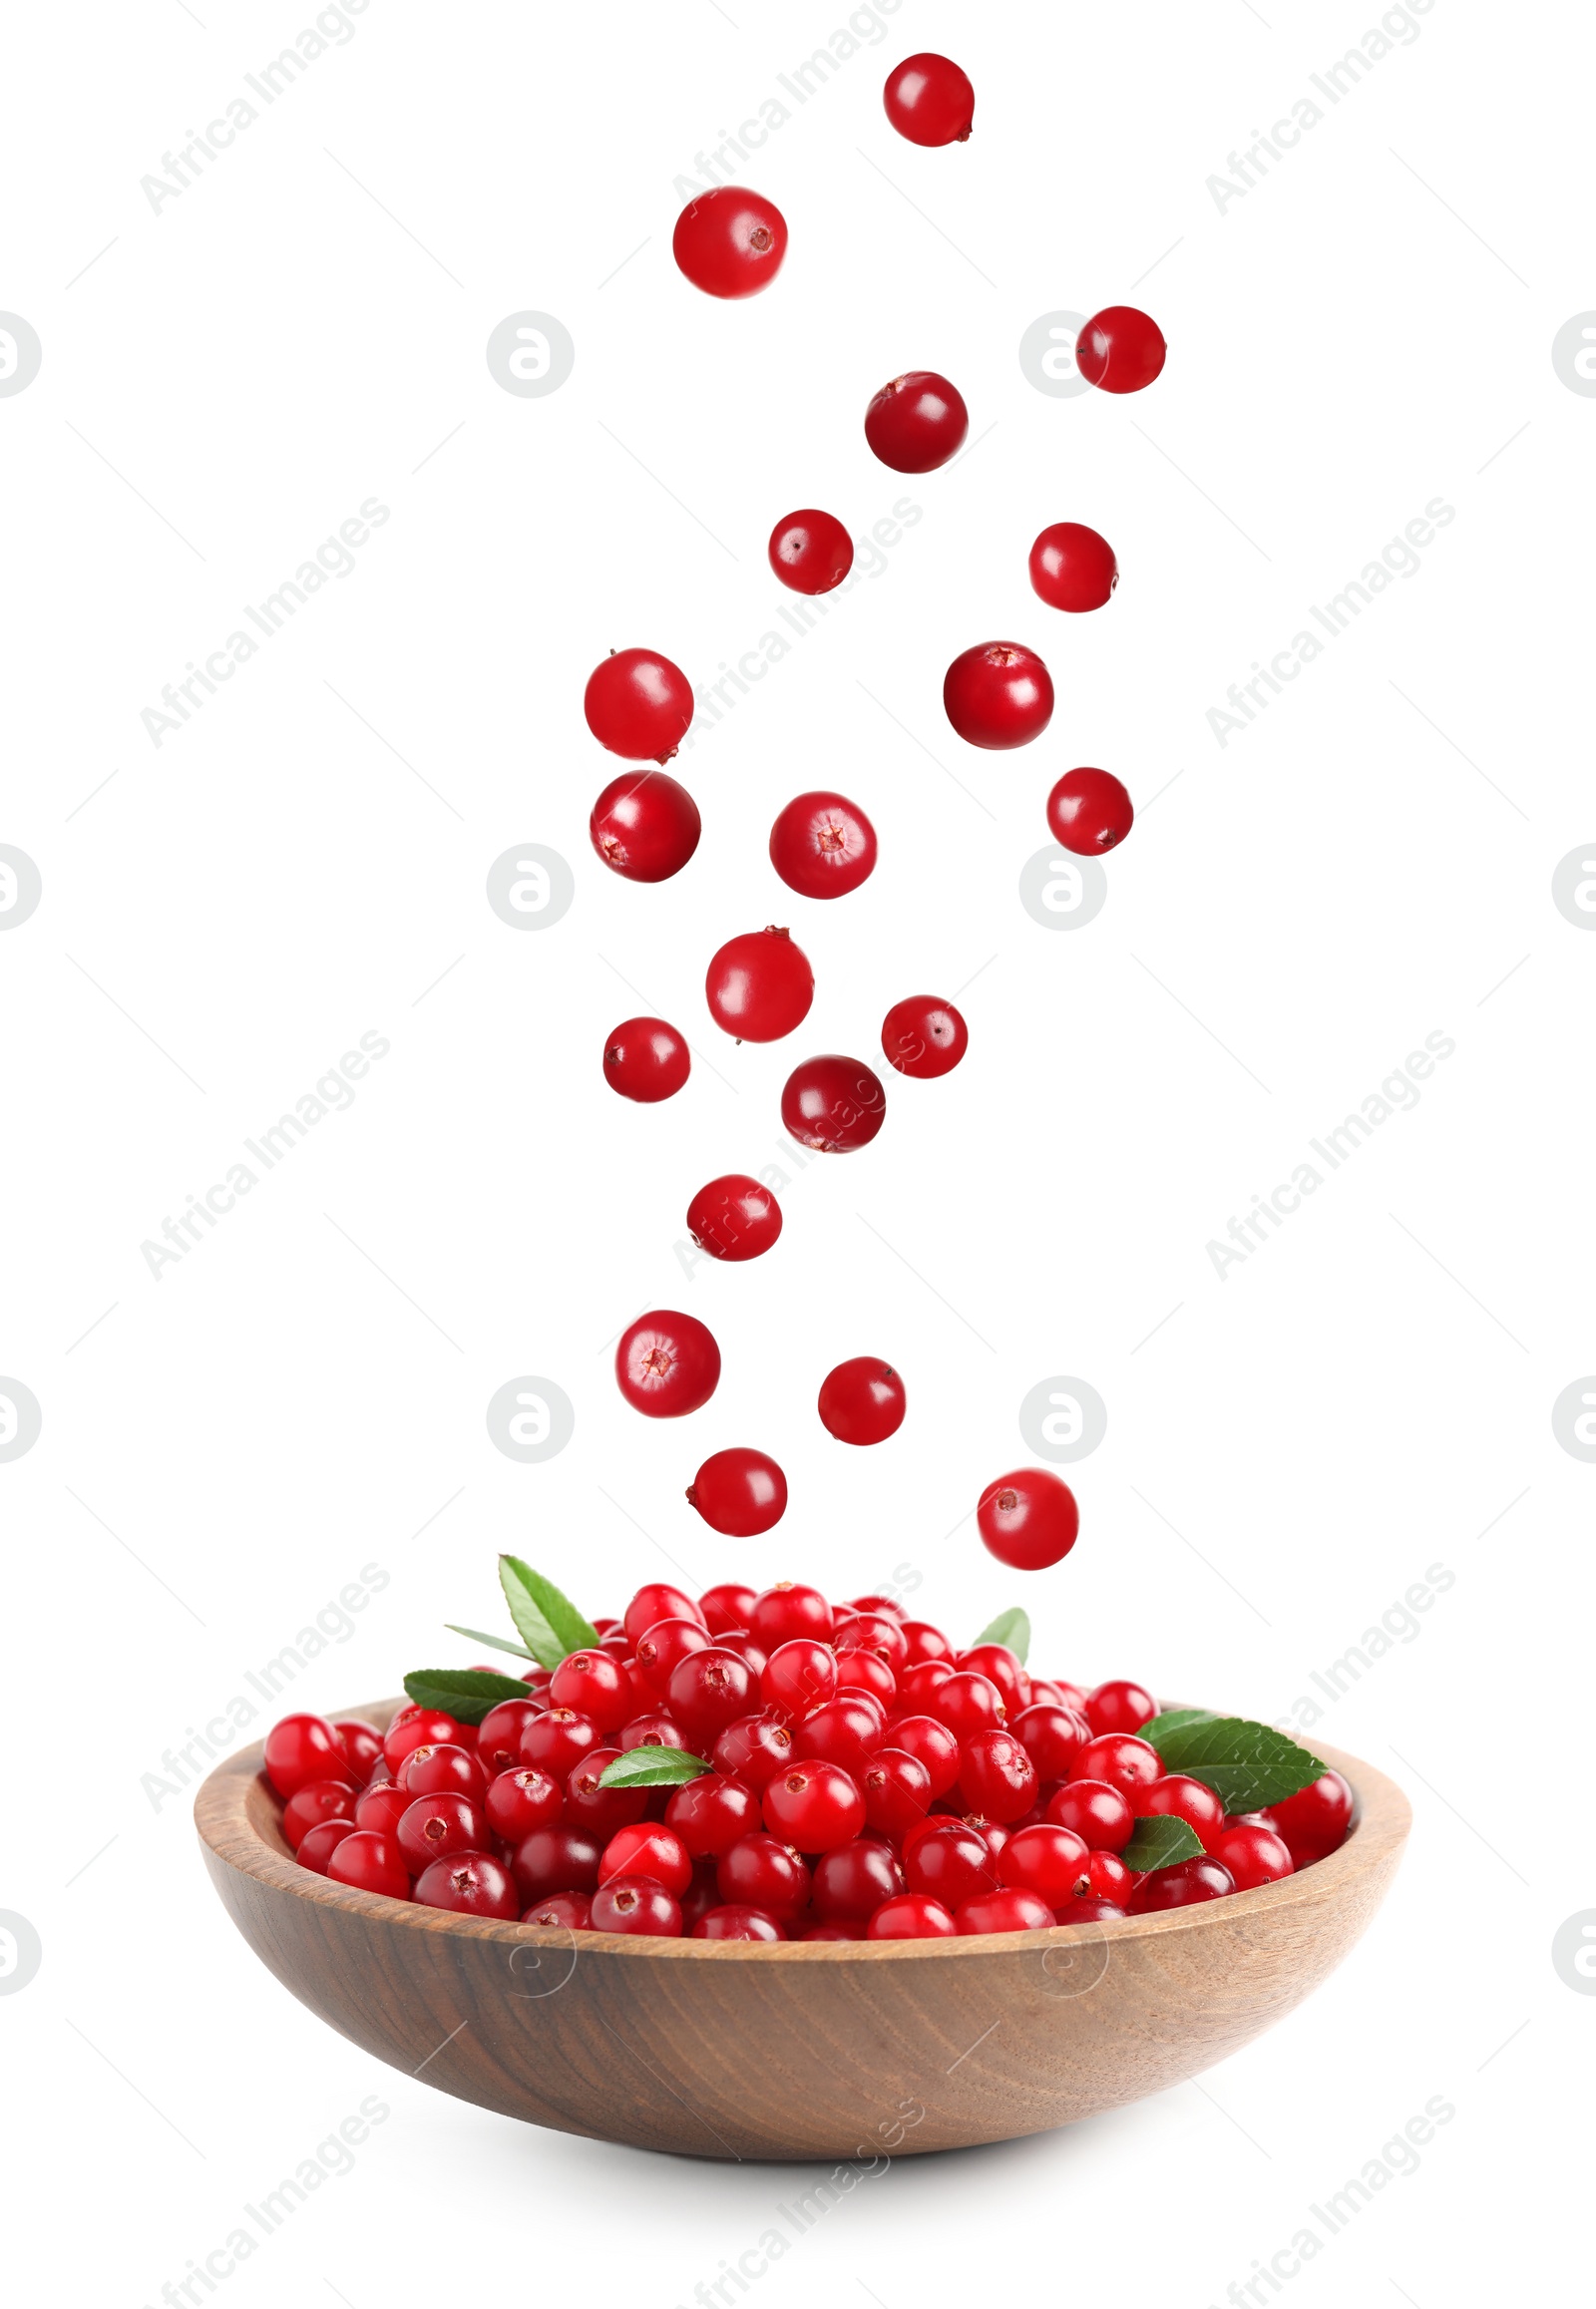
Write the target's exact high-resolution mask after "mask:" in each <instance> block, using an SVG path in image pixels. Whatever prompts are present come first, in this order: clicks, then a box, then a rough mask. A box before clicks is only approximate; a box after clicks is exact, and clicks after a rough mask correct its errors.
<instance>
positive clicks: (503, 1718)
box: [477, 1700, 543, 1781]
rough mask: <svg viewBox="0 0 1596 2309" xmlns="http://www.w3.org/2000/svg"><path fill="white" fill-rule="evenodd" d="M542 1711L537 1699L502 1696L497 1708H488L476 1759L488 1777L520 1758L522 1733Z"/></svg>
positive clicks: (480, 1730) (481, 1724)
mask: <svg viewBox="0 0 1596 2309" xmlns="http://www.w3.org/2000/svg"><path fill="white" fill-rule="evenodd" d="M542 1713H543V1708H542V1706H541V1705H540V1704H539V1703H538V1702H537V1701H535V1700H501V1701H500V1703H499V1705H498V1707H497V1708H490V1709H489V1711H488V1713H487V1715H486V1716H485V1717H484V1718H483V1720H482V1722H481V1723H480V1724H479V1725H478V1727H477V1761H478V1762H479V1763H480V1764H481V1766H482V1771H483V1777H484V1779H485V1780H490V1781H491V1780H492V1779H493V1778H494V1776H495V1774H496V1773H498V1772H502V1771H509V1770H511V1769H512V1767H513V1766H514V1765H516V1764H518V1763H519V1762H520V1761H521V1736H522V1733H523V1732H525V1731H526V1729H527V1727H528V1725H529V1724H530V1723H531V1722H532V1720H533V1718H534V1717H535V1716H539V1715H541V1714H542Z"/></svg>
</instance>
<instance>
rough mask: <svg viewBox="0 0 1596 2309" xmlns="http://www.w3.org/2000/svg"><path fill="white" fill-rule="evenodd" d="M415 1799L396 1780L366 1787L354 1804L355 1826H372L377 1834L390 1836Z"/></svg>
mask: <svg viewBox="0 0 1596 2309" xmlns="http://www.w3.org/2000/svg"><path fill="white" fill-rule="evenodd" d="M415 1800H416V1799H415V1797H414V1796H413V1795H411V1794H410V1793H409V1792H408V1790H407V1789H405V1788H402V1787H401V1786H400V1785H399V1783H398V1781H397V1780H387V1781H385V1782H384V1783H383V1785H382V1786H381V1787H372V1788H367V1789H366V1791H365V1793H364V1795H363V1796H361V1798H360V1800H359V1802H358V1803H357V1804H356V1805H355V1826H356V1827H357V1828H374V1829H375V1830H376V1831H377V1833H378V1834H379V1835H383V1836H391V1835H392V1834H393V1833H394V1830H395V1829H396V1828H397V1827H398V1825H399V1822H400V1821H401V1820H402V1819H403V1818H404V1816H405V1814H406V1812H407V1811H409V1809H410V1807H411V1805H412V1804H413V1803H414V1802H415Z"/></svg>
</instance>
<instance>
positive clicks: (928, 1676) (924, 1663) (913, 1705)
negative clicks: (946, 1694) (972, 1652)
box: [898, 1658, 959, 1715]
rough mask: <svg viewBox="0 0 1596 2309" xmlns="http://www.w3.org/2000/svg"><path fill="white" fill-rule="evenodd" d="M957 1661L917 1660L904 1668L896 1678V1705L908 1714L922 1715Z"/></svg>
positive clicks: (952, 1670)
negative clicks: (911, 1665) (910, 1666)
mask: <svg viewBox="0 0 1596 2309" xmlns="http://www.w3.org/2000/svg"><path fill="white" fill-rule="evenodd" d="M958 1666H959V1663H958V1661H957V1660H955V1659H952V1658H950V1659H947V1660H917V1661H916V1663H915V1665H914V1666H913V1667H912V1668H906V1669H905V1670H904V1672H903V1674H902V1675H901V1676H900V1677H899V1679H898V1705H899V1707H900V1708H901V1709H903V1710H905V1711H907V1712H908V1713H909V1714H910V1715H924V1714H925V1713H927V1712H928V1711H929V1710H930V1709H931V1708H932V1704H933V1703H934V1701H935V1700H936V1697H937V1694H938V1693H939V1692H940V1691H941V1690H942V1687H943V1686H944V1685H945V1684H946V1683H947V1681H948V1679H949V1677H950V1676H952V1675H953V1674H954V1672H955V1671H956V1669H957V1668H958Z"/></svg>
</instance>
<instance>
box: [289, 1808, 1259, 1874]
mask: <svg viewBox="0 0 1596 2309" xmlns="http://www.w3.org/2000/svg"><path fill="white" fill-rule="evenodd" d="M325 1832H326V1831H325V1830H323V1829H318V1828H312V1829H311V1831H310V1833H311V1835H320V1834H324V1833H325ZM308 1841H309V1838H308V1837H307V1838H306V1842H308ZM1208 1851H1209V1856H1210V1858H1212V1859H1215V1860H1217V1861H1218V1862H1219V1864H1220V1866H1221V1867H1222V1868H1228V1869H1229V1870H1230V1874H1231V1879H1232V1881H1233V1882H1234V1884H1235V1886H1236V1889H1237V1891H1238V1892H1251V1891H1252V1890H1254V1888H1255V1887H1256V1886H1257V1885H1259V1884H1275V1883H1278V1882H1279V1881H1280V1879H1281V1877H1283V1876H1290V1875H1291V1874H1292V1873H1293V1870H1294V1867H1295V1863H1294V1861H1293V1859H1292V1856H1291V1851H1290V1849H1289V1847H1288V1845H1287V1843H1286V1840H1285V1838H1284V1837H1283V1836H1277V1835H1276V1833H1275V1831H1274V1829H1273V1828H1265V1827H1260V1826H1257V1825H1255V1824H1254V1823H1253V1822H1252V1821H1248V1820H1240V1821H1238V1822H1236V1824H1235V1825H1234V1826H1232V1827H1227V1828H1224V1829H1222V1830H1221V1831H1220V1833H1219V1834H1218V1835H1217V1836H1215V1837H1214V1838H1213V1839H1212V1841H1211V1842H1210V1843H1209V1845H1208ZM304 1856H305V1851H304V1845H303V1844H301V1845H300V1847H299V1857H300V1859H301V1860H302V1859H303V1858H304Z"/></svg>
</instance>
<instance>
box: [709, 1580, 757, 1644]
mask: <svg viewBox="0 0 1596 2309" xmlns="http://www.w3.org/2000/svg"><path fill="white" fill-rule="evenodd" d="M758 1601H759V1596H758V1592H757V1590H756V1589H754V1588H750V1587H744V1586H743V1584H742V1582H741V1581H740V1580H723V1581H722V1582H721V1584H720V1585H719V1587H714V1588H705V1590H704V1592H703V1594H702V1595H701V1596H700V1597H699V1598H698V1610H699V1612H700V1614H701V1615H702V1618H703V1623H704V1626H705V1627H706V1628H707V1629H708V1630H709V1633H710V1634H711V1635H712V1636H723V1635H725V1633H726V1631H727V1630H728V1629H729V1628H749V1627H752V1625H753V1616H754V1606H755V1604H756V1603H757V1602H758Z"/></svg>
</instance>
